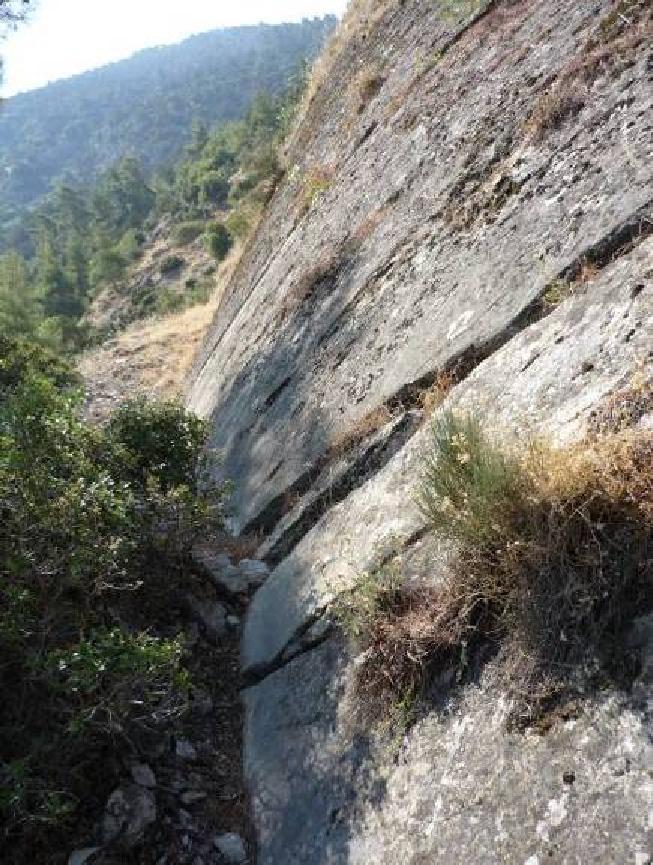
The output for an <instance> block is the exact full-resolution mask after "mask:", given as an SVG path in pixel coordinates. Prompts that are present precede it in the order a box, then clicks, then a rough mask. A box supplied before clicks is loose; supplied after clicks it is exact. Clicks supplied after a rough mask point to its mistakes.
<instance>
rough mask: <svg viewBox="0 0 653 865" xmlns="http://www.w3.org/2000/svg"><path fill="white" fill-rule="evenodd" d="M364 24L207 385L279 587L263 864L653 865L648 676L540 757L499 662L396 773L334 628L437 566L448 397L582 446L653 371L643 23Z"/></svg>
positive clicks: (266, 707)
mask: <svg viewBox="0 0 653 865" xmlns="http://www.w3.org/2000/svg"><path fill="white" fill-rule="evenodd" d="M444 7H446V9H447V12H446V14H444V13H443V12H442V9H443V8H444ZM438 8H440V12H438V11H437V10H438ZM369 9H370V11H369V14H366V13H365V3H363V2H360V3H358V4H357V5H355V6H354V11H353V12H352V13H351V17H350V19H349V23H348V25H347V26H346V27H345V29H344V30H343V35H342V36H341V37H340V43H338V44H336V46H335V47H334V48H333V49H332V52H331V54H330V55H329V58H328V62H325V64H324V65H323V69H322V80H321V81H319V82H318V84H319V86H318V87H317V89H316V91H315V93H314V95H313V98H312V101H311V103H310V104H309V106H308V108H307V110H306V112H305V114H304V116H303V118H302V122H301V124H300V125H299V127H298V129H297V130H296V133H295V136H294V139H293V141H292V143H291V145H290V148H289V153H288V164H289V167H288V171H287V174H286V178H285V180H284V181H283V182H282V184H281V185H280V187H279V189H278V190H277V193H276V194H275V196H274V198H273V199H272V201H271V203H270V206H269V208H268V211H267V214H266V216H265V217H264V219H263V221H262V223H261V224H260V226H259V229H258V232H257V235H256V237H255V238H254V240H253V242H252V243H251V244H250V246H249V248H248V250H247V251H246V253H245V255H244V256H243V259H242V261H241V264H240V267H239V269H238V270H237V272H236V274H235V277H234V279H233V280H232V282H231V284H230V286H229V289H228V291H227V293H226V295H225V297H224V298H223V301H222V303H221V306H220V308H219V310H218V313H217V315H216V319H215V321H214V324H213V327H212V330H211V333H210V335H209V338H208V340H207V342H206V344H205V346H204V349H203V351H202V352H201V354H200V357H199V359H198V362H197V364H196V369H195V374H194V376H193V380H192V383H191V387H190V391H189V402H190V405H191V407H193V408H195V409H196V410H197V411H199V412H200V413H201V414H204V415H205V416H208V417H212V418H214V421H215V423H214V427H215V433H214V442H215V444H216V445H217V446H218V447H219V448H220V449H222V451H223V452H224V457H225V459H224V471H225V473H226V474H227V475H229V476H230V477H232V478H233V479H234V480H235V483H236V490H237V492H236V501H235V506H236V512H235V517H234V521H235V524H236V527H237V528H238V529H241V530H246V531H254V530H256V531H261V532H262V533H263V534H264V538H263V541H262V546H261V553H262V554H264V555H265V556H266V557H267V558H268V559H269V561H270V562H271V563H272V564H274V565H276V566H277V567H276V569H275V571H274V572H273V574H272V576H271V577H270V578H269V580H268V582H267V583H266V584H265V585H264V586H263V588H262V589H260V590H259V592H258V593H257V594H256V596H255V598H254V601H253V603H252V606H251V609H250V614H249V618H248V622H247V625H246V631H245V638H244V644H243V663H244V667H245V672H246V674H247V675H248V676H249V681H250V682H251V687H249V688H248V689H247V691H246V704H247V728H246V772H247V776H248V781H249V784H250V791H251V794H252V801H253V803H254V818H255V822H256V826H257V831H258V835H259V848H260V849H259V860H258V861H259V863H264V865H281V863H283V865H300V863H301V865H322V863H325V865H326V863H338V865H340V863H342V865H344V863H361V865H362V863H402V865H406V863H410V865H417V863H423V865H426V863H440V862H442V863H450V862H469V863H499V862H502V863H528V865H543V863H544V862H556V863H586V862H606V863H622V862H623V863H625V862H632V863H634V865H645V863H647V862H649V861H650V859H649V858H648V857H649V852H648V851H649V848H648V847H647V843H648V842H647V830H649V829H650V828H651V826H650V823H649V822H648V821H649V816H648V812H647V808H648V806H649V805H650V802H651V794H652V790H651V782H650V777H649V775H648V774H647V767H650V763H651V759H652V757H653V754H652V753H651V750H650V744H649V739H648V738H647V737H648V735H649V734H650V717H649V716H648V715H647V714H646V713H645V711H644V709H643V706H644V705H645V698H646V696H647V694H648V695H650V681H649V680H647V679H646V674H647V669H648V671H649V673H650V665H649V666H648V667H647V665H646V664H644V667H643V673H642V678H641V680H640V681H639V682H638V683H636V685H635V688H634V690H633V691H632V693H628V694H625V693H624V694H621V693H612V692H611V693H606V694H602V695H599V696H596V697H593V698H592V699H588V701H587V705H586V707H585V708H584V710H583V712H582V713H581V715H580V717H578V718H573V719H568V720H566V721H564V722H560V723H559V724H558V725H556V726H555V728H554V730H553V731H551V732H550V733H549V734H547V735H546V736H535V735H534V734H508V733H506V732H505V726H504V724H503V721H504V718H505V713H506V711H507V709H506V706H505V704H504V701H503V699H502V696H501V693H500V692H499V691H498V690H497V687H496V684H495V683H494V682H493V679H492V670H491V669H490V668H488V669H487V670H486V671H485V673H484V675H483V677H482V678H481V680H479V682H478V685H477V686H476V687H474V688H470V689H469V692H468V693H467V694H466V695H465V696H464V698H463V700H462V702H461V703H460V705H458V707H457V708H456V709H455V711H452V712H450V713H449V714H446V713H445V714H444V715H443V714H442V713H432V714H430V715H428V716H427V717H425V718H424V719H423V720H422V721H420V723H419V724H417V725H416V726H415V727H413V728H412V729H411V730H410V732H409V733H408V735H407V737H406V741H405V742H404V745H403V748H402V750H401V753H400V755H399V758H398V759H391V758H390V757H388V755H385V756H384V755H382V754H381V755H379V754H377V753H374V748H373V744H372V743H370V742H368V741H367V740H365V738H364V737H363V738H361V737H360V736H359V737H353V738H352V735H351V729H350V724H349V719H348V712H347V709H346V705H347V700H346V699H345V696H346V693H347V690H348V683H349V681H350V678H351V661H350V660H349V659H348V658H347V654H346V652H344V651H343V650H342V649H341V648H340V646H339V644H338V641H337V639H336V638H335V637H331V636H329V631H328V629H327V628H325V627H321V625H322V616H323V614H324V612H325V611H326V610H327V609H328V606H329V604H330V602H331V600H332V599H333V597H334V595H336V594H337V593H338V592H339V591H341V590H342V589H343V588H346V587H347V586H349V585H350V584H351V579H352V577H353V576H354V575H356V574H358V573H360V572H361V571H364V570H365V569H367V568H369V567H370V566H371V565H372V564H373V563H374V562H375V561H377V560H378V559H379V557H381V556H382V555H383V553H384V551H386V550H387V549H388V548H389V547H392V548H397V547H399V548H401V549H402V550H403V552H402V557H403V559H404V564H405V565H406V566H408V563H409V562H411V561H414V560H418V561H419V558H420V550H421V549H422V548H423V544H424V542H423V541H421V540H420V532H421V529H422V528H423V525H422V523H421V521H420V517H419V514H418V513H417V512H416V510H415V508H414V505H413V504H412V498H411V495H412V484H413V483H414V478H415V466H416V462H417V460H418V458H419V453H420V449H421V447H422V446H423V440H424V436H425V433H424V431H423V425H422V421H423V419H424V417H423V415H424V412H423V406H424V405H425V403H428V399H427V395H428V393H429V391H432V387H433V385H434V383H435V382H437V381H442V380H444V377H445V376H446V381H447V382H448V383H449V384H451V383H453V387H451V389H450V391H449V393H448V396H447V398H446V402H445V406H451V407H454V408H455V407H464V408H467V409H469V408H472V409H474V410H475V411H477V412H479V413H480V414H481V415H482V416H483V417H484V419H485V420H486V422H487V424H488V426H490V427H491V428H494V429H497V430H500V431H502V432H503V431H505V432H506V434H514V433H517V434H524V433H532V432H545V433H547V434H548V435H552V436H553V437H554V438H558V439H568V438H573V437H575V436H578V435H580V434H582V433H583V431H584V429H585V427H586V425H587V423H588V421H589V420H590V419H591V417H592V413H593V412H596V411H597V409H598V408H599V407H600V406H601V405H602V404H603V403H604V402H605V400H607V399H609V398H610V396H611V395H613V394H615V393H619V392H621V391H623V390H624V389H625V388H627V387H628V386H629V383H630V382H631V381H632V380H633V376H635V377H637V379H638V380H639V381H641V380H644V381H646V380H647V377H648V378H650V375H651V370H650V365H651V345H652V337H653V322H652V313H653V303H652V300H651V292H652V290H653V245H652V244H653V239H650V238H649V235H651V233H652V232H653V175H652V165H653V160H652V159H651V154H652V150H653V110H652V109H653V65H652V60H651V35H652V32H653V31H652V21H651V9H650V4H648V3H645V2H637V0H627V2H624V0H619V2H614V0H596V2H594V3H591V4H590V3H578V2H572V0H546V2H545V0H530V2H526V0H504V2H500V0H498V2H489V3H487V4H479V3H473V2H469V3H463V2H448V3H442V4H434V3H433V2H431V0H396V2H384V3H375V4H369ZM329 64H330V65H329ZM646 410H647V406H646V405H644V406H643V408H642V410H641V411H639V412H635V414H634V418H633V419H634V421H635V422H640V423H644V422H646ZM648 411H650V405H649V406H648ZM412 566H414V565H411V567H412ZM648 627H649V630H647V620H645V621H643V622H642V623H640V628H639V632H638V633H639V637H638V639H639V640H640V644H641V645H645V644H646V640H647V639H649V642H650V631H651V629H650V626H648ZM647 634H648V635H649V636H648V637H647ZM572 775H573V779H574V780H573V781H570V780H569V779H570V778H571V777H572ZM565 778H566V779H567V780H566V781H565V780H564V779H565Z"/></svg>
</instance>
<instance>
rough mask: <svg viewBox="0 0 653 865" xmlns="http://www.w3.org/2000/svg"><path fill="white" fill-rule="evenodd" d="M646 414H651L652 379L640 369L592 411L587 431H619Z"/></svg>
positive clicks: (596, 432)
mask: <svg viewBox="0 0 653 865" xmlns="http://www.w3.org/2000/svg"><path fill="white" fill-rule="evenodd" d="M648 414H651V415H653V379H651V378H650V377H649V376H648V375H647V373H646V370H645V369H642V370H640V371H638V372H637V373H636V374H635V376H634V377H633V380H632V382H631V383H630V384H629V385H628V386H627V387H625V388H622V389H621V390H618V391H616V392H615V393H613V394H611V395H610V397H609V398H608V399H607V400H605V402H604V403H602V404H601V405H599V406H598V407H597V408H596V409H595V410H594V411H593V412H592V415H591V417H590V420H589V424H588V428H589V433H590V435H595V436H596V435H598V436H601V435H605V434H606V433H619V432H622V431H623V430H625V429H628V428H629V427H634V426H636V425H637V424H638V423H639V421H640V420H641V419H642V418H643V417H645V416H646V415H648Z"/></svg>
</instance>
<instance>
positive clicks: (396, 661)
mask: <svg viewBox="0 0 653 865" xmlns="http://www.w3.org/2000/svg"><path fill="white" fill-rule="evenodd" d="M418 499H419V503H420V506H421V508H422V510H423V512H424V514H425V515H426V516H427V518H428V521H429V523H430V525H431V527H432V528H433V529H434V530H435V531H436V532H437V533H438V535H439V537H442V538H446V539H448V540H449V541H450V542H452V544H453V545H454V546H455V549H456V554H455V555H454V556H453V558H452V561H451V567H450V571H449V573H448V574H447V575H446V577H445V578H444V580H443V582H442V584H441V585H440V586H438V587H437V588H420V589H415V588H414V587H412V588H405V587H402V586H401V584H400V583H398V582H397V580H396V579H394V580H393V579H388V578H387V576H385V575H383V574H382V575H381V576H378V575H376V576H375V577H373V578H371V577H366V578H365V580H364V582H363V589H362V592H360V593H359V592H357V593H355V594H354V595H352V596H351V597H350V598H349V599H348V600H347V602H346V605H347V606H346V609H345V614H344V615H343V614H341V615H340V618H341V620H342V621H343V622H344V623H345V626H346V628H347V630H348V631H349V633H350V634H353V635H354V637H355V639H356V640H357V642H358V644H359V645H360V646H361V647H362V648H363V649H364V652H363V654H362V656H361V659H360V661H359V663H358V668H357V682H358V687H359V691H360V693H361V696H362V697H363V698H364V700H365V702H366V704H367V705H368V706H372V705H376V706H378V707H382V706H383V705H384V704H387V703H388V701H389V700H398V699H402V696H403V695H404V694H405V693H406V692H410V691H414V690H415V689H418V690H420V689H423V688H424V687H425V685H426V684H427V683H428V681H429V680H430V679H431V678H432V675H433V673H434V671H435V670H441V671H442V670H446V669H447V668H449V669H451V668H452V667H453V668H454V669H457V670H458V672H459V673H460V671H461V668H464V667H465V666H466V663H467V659H468V657H469V653H471V652H474V651H476V650H478V649H480V648H481V647H483V646H485V647H491V648H492V650H493V651H496V652H499V653H500V657H501V666H502V670H503V673H504V676H505V682H506V686H507V688H508V690H509V691H510V693H511V695H512V697H513V712H512V717H511V721H512V722H513V723H517V724H520V725H522V724H529V723H532V722H534V721H535V720H536V719H538V718H541V717H542V715H543V714H544V713H546V711H547V710H548V709H549V708H550V707H551V706H552V705H555V704H556V702H558V703H559V702H560V701H561V700H564V699H569V698H571V697H572V696H573V695H574V694H575V693H577V692H578V691H582V690H583V689H584V688H585V687H587V686H591V685H592V684H602V683H605V682H606V681H610V680H612V679H614V678H615V677H617V678H618V677H619V676H620V675H623V674H624V671H625V670H626V654H625V651H624V649H623V632H624V630H625V628H626V626H627V625H628V623H629V622H630V621H631V620H632V618H633V617H634V616H635V615H637V614H641V613H642V612H643V611H644V610H646V609H647V608H648V607H649V606H650V604H651V601H652V600H653V598H652V597H651V554H652V552H653V531H652V530H653V433H651V432H650V431H633V430H630V431H626V432H621V433H618V434H611V435H607V436H602V437H597V438H595V439H592V440H585V441H583V442H581V443H579V444H576V445H574V446H571V447H567V448H564V449H555V448H553V447H550V446H547V445H544V444H541V443H539V444H533V445H531V446H529V447H528V448H527V449H525V450H524V451H522V452H511V451H506V450H503V449H501V448H499V447H498V446H496V445H495V444H493V443H492V442H490V441H489V440H488V439H487V438H486V437H485V436H484V434H483V433H482V430H481V428H480V426H479V424H478V422H477V421H475V420H474V419H473V418H469V417H465V418H458V417H456V416H454V415H452V414H451V413H447V414H444V415H443V416H441V417H440V418H439V419H438V420H437V421H436V423H435V424H434V427H433V440H432V445H431V448H430V450H429V452H428V454H427V456H426V457H425V462H424V467H423V473H422V477H421V480H420V484H419V495H418ZM370 581H371V582H370ZM361 598H362V600H361ZM352 621H353V622H354V624H353V625H352ZM620 665H621V667H620Z"/></svg>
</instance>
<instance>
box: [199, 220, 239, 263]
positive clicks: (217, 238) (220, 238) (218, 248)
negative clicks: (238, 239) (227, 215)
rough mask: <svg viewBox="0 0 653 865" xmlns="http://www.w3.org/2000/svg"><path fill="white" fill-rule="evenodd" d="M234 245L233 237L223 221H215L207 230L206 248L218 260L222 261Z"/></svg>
mask: <svg viewBox="0 0 653 865" xmlns="http://www.w3.org/2000/svg"><path fill="white" fill-rule="evenodd" d="M232 245H233V238H232V236H231V234H230V233H229V230H228V229H227V227H226V226H225V225H223V223H222V222H213V223H212V224H211V225H210V226H209V227H208V229H207V232H206V248H207V249H208V251H209V252H210V254H211V255H212V256H213V257H214V258H215V259H216V260H217V261H222V260H223V258H225V257H226V255H227V253H228V252H229V250H230V249H231V247H232Z"/></svg>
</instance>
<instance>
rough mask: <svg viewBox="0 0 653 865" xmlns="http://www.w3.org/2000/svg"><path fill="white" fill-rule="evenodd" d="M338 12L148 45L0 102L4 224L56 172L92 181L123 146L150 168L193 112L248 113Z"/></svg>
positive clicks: (207, 115)
mask: <svg viewBox="0 0 653 865" xmlns="http://www.w3.org/2000/svg"><path fill="white" fill-rule="evenodd" d="M334 25H335V18H334V17H333V16H331V17H326V18H324V19H315V20H310V21H309V20H305V21H302V22H301V23H298V24H284V25H276V26H270V25H259V26H257V27H236V28H229V29H224V30H216V31H212V32H210V33H203V34H201V35H198V36H193V37H191V38H190V39H186V40H185V41H184V42H181V43H179V44H178V45H171V46H165V47H159V48H151V49H147V50H145V51H141V52H139V53H138V54H136V55H134V56H133V57H131V58H129V59H127V60H124V61H121V62H118V63H114V64H111V65H109V66H105V67H103V68H100V69H96V70H93V71H91V72H86V73H84V74H82V75H77V76H75V77H73V78H69V79H67V80H64V81H57V82H55V83H53V84H50V85H48V86H46V87H43V88H40V89H38V90H34V91H31V92H29V93H24V94H19V95H18V96H15V97H13V98H12V99H9V100H7V101H6V102H5V103H4V104H3V110H2V113H0V198H1V199H2V206H1V207H0V228H2V226H3V224H4V225H5V227H6V225H7V224H8V223H9V222H10V219H11V218H12V217H14V216H15V215H16V213H20V211H21V209H22V208H24V207H26V206H28V205H30V204H32V203H33V202H35V201H36V200H37V199H39V198H40V197H41V196H43V195H44V194H45V193H46V192H47V191H48V190H49V188H50V186H51V184H52V183H53V182H54V181H55V180H63V179H65V180H66V181H67V182H70V181H71V180H73V181H77V182H88V181H91V180H92V179H94V178H95V177H96V176H97V174H98V173H99V172H100V171H101V170H102V169H105V168H107V167H108V166H109V165H110V164H111V163H112V162H114V161H115V160H117V159H118V158H120V157H121V156H123V155H124V154H125V153H133V154H135V155H137V156H138V157H139V158H140V159H141V160H142V161H143V163H144V164H145V165H146V167H147V168H150V169H151V168H155V167H158V166H162V165H164V164H166V163H167V162H168V161H170V160H171V159H172V158H173V157H175V156H177V155H178V153H179V151H180V149H181V147H182V146H183V145H184V144H185V143H186V141H187V140H188V138H189V136H190V130H191V124H192V122H193V121H201V122H203V123H205V124H208V125H214V124H217V123H222V122H226V121H229V120H234V119H238V118H240V117H242V116H243V115H244V113H245V111H246V109H247V108H248V107H249V105H250V104H251V102H252V99H253V98H254V96H255V95H256V94H257V93H258V92H260V91H262V90H267V91H268V92H270V93H277V92H280V91H282V90H283V89H284V88H285V87H286V86H287V83H288V78H289V77H290V76H291V75H292V74H294V73H295V72H296V70H297V68H298V66H299V64H300V63H301V62H302V61H303V60H304V59H310V58H312V57H314V56H315V54H316V53H317V52H318V51H319V50H320V48H321V46H322V45H323V43H324V40H325V38H326V36H327V35H328V33H329V32H330V31H331V30H332V29H333V26H334Z"/></svg>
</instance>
